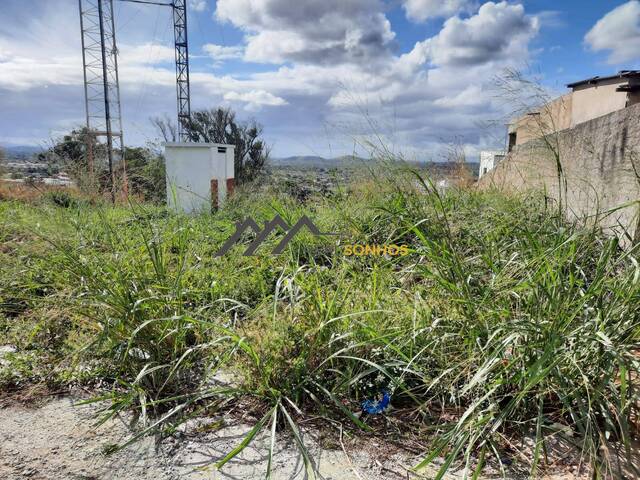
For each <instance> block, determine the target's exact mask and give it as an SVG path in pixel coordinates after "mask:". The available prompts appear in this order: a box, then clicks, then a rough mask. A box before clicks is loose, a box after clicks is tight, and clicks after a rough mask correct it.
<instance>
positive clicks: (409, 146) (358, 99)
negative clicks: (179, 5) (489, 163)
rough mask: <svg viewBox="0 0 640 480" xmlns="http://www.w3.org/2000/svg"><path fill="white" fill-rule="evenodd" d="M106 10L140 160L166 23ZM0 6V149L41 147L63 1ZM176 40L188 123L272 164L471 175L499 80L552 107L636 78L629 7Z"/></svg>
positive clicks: (471, 10) (208, 18)
mask: <svg viewBox="0 0 640 480" xmlns="http://www.w3.org/2000/svg"><path fill="white" fill-rule="evenodd" d="M115 1H116V4H117V5H116V9H117V33H118V44H119V50H120V62H121V70H120V79H121V87H122V101H123V104H122V110H123V120H124V130H125V142H126V143H127V144H129V145H143V144H145V143H146V142H150V141H154V140H155V139H156V138H157V134H156V132H155V131H154V130H153V127H152V126H151V124H150V122H149V118H150V117H153V116H158V115H164V114H167V115H169V116H170V117H172V118H173V117H174V116H175V108H176V107H175V87H174V73H173V72H174V70H173V69H174V67H173V50H172V34H173V33H172V29H171V27H172V25H171V17H170V11H169V9H167V8H162V7H154V6H142V5H134V4H127V3H121V2H119V1H118V0H115ZM1 4H2V15H0V112H1V113H2V115H0V144H3V145H25V144H27V145H46V144H47V143H49V142H50V141H51V140H52V139H55V138H57V137H59V136H60V135H62V134H64V133H65V132H67V131H69V130H70V129H72V128H76V127H79V126H81V125H82V122H83V118H84V111H83V108H84V101H83V88H82V69H81V56H80V55H81V51H80V37H79V21H78V11H77V2H76V1H75V0H33V1H29V2H24V1H22V0H1ZM189 26H190V31H189V34H190V51H191V61H192V69H191V74H192V105H193V108H195V109H198V108H209V107H216V106H219V105H224V106H230V107H231V108H233V109H234V110H235V111H236V112H237V114H238V117H239V118H242V119H248V118H255V119H256V120H258V121H259V122H261V123H262V124H263V126H264V135H265V138H266V139H267V141H268V143H269V144H270V145H271V146H272V152H273V155H275V156H288V155H323V156H334V155H342V154H346V153H350V152H352V151H354V150H356V151H358V152H359V153H364V152H365V151H366V150H367V149H368V148H369V147H368V146H369V145H372V144H373V145H376V146H380V145H382V144H384V145H385V148H388V149H390V150H393V151H394V152H397V153H402V154H403V155H405V156H406V157H408V158H412V159H413V158H417V159H423V160H426V159H434V160H438V159H439V158H441V156H442V154H443V152H444V151H446V149H447V145H448V144H449V143H451V142H457V143H462V144H463V145H464V146H465V150H466V152H467V154H468V156H469V158H470V159H472V160H473V159H474V157H475V155H476V154H477V152H478V150H480V149H485V148H497V147H500V146H501V143H502V141H503V138H504V137H503V132H502V131H501V129H500V128H499V127H489V126H487V125H488V124H489V122H492V121H495V123H496V124H500V123H501V122H502V123H504V119H506V118H507V117H508V116H509V113H510V108H511V107H510V106H509V105H507V104H505V102H504V101H501V100H500V99H499V94H498V92H497V91H496V89H495V76H496V75H500V74H501V72H503V71H504V69H505V68H512V69H519V70H522V71H524V72H525V73H527V72H530V73H531V74H532V75H535V76H536V77H538V78H539V79H540V80H541V81H542V83H543V84H544V85H545V87H547V88H548V89H549V91H550V92H552V93H554V94H555V93H560V92H562V91H563V89H564V85H565V84H566V83H569V82H571V81H575V80H580V79H583V78H587V77H591V76H594V75H606V74H611V73H614V72H616V71H618V70H621V69H634V68H639V67H640V2H639V1H638V0H632V1H609V0H606V1H604V0H602V1H601V0H598V1H595V0H588V1H585V0H583V1H578V0H566V1H562V2H558V1H550V0H524V1H520V2H507V1H503V2H481V1H475V0H394V1H384V0H298V1H293V0H218V1H217V2H215V1H213V0H190V10H189Z"/></svg>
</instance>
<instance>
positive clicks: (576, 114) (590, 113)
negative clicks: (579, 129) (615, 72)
mask: <svg viewBox="0 0 640 480" xmlns="http://www.w3.org/2000/svg"><path fill="white" fill-rule="evenodd" d="M628 83H629V80H627V79H626V78H616V79H612V80H606V81H600V82H598V83H597V84H596V85H581V86H579V87H576V88H575V89H574V91H573V108H572V113H571V127H575V126H576V125H578V124H580V123H583V122H587V121H589V120H593V119H594V118H598V117H601V116H603V115H607V114H609V113H612V112H615V111H616V110H621V109H623V108H625V107H626V106H627V100H628V94H627V93H626V92H616V89H617V88H618V87H619V86H621V85H627V84H628Z"/></svg>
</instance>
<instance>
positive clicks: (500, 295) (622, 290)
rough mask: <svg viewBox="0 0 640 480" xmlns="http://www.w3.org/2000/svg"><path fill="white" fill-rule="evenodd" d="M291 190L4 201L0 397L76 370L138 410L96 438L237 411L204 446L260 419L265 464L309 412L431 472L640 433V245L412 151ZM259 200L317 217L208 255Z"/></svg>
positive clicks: (544, 465)
mask: <svg viewBox="0 0 640 480" xmlns="http://www.w3.org/2000/svg"><path fill="white" fill-rule="evenodd" d="M291 188H292V187H291V185H289V184H288V183H284V184H283V183H273V184H272V183H270V182H262V183H260V184H253V185H250V186H247V187H245V188H244V189H240V190H239V191H238V192H237V194H236V196H235V198H234V199H233V200H232V201H231V202H229V203H228V204H227V205H226V206H225V208H224V209H222V210H221V211H219V212H217V213H215V214H213V215H212V214H203V215H200V216H195V217H185V216H182V215H176V214H172V213H169V212H166V211H165V210H164V209H162V208H160V207H156V206H152V205H145V204H131V205H124V206H116V207H114V206H110V205H107V204H103V203H102V202H100V201H96V200H89V199H86V198H83V197H82V196H80V195H71V194H68V193H65V192H53V193H49V194H46V195H44V196H42V197H40V198H38V199H35V200H34V199H30V200H21V201H10V200H5V201H2V202H1V203H0V264H1V265H2V269H1V270H0V332H2V338H3V340H2V344H3V345H2V346H3V348H4V349H3V353H2V359H1V362H2V366H1V367H0V368H1V370H0V382H1V383H2V388H3V390H4V391H5V392H6V393H5V394H4V397H5V403H11V402H15V400H16V399H18V398H19V399H24V398H26V397H28V396H29V393H30V392H31V397H34V396H36V397H37V396H39V395H40V396H41V395H43V394H45V393H46V392H51V391H62V390H66V389H68V388H70V387H72V386H73V387H77V386H81V387H82V388H83V389H85V390H87V391H90V392H91V393H92V395H93V398H94V399H95V400H96V401H99V402H100V403H99V405H101V406H103V409H102V410H101V412H97V410H96V414H97V415H101V416H102V418H103V419H104V420H105V421H112V419H114V418H116V417H117V416H118V415H121V414H122V415H125V416H127V418H129V419H134V420H137V422H134V423H135V424H136V427H135V428H134V430H133V431H132V432H131V433H129V434H128V435H127V436H126V437H125V438H118V439H117V440H115V441H113V443H112V444H110V445H107V447H106V448H105V451H104V453H112V454H113V455H120V454H121V451H119V449H120V448H121V447H123V446H126V444H127V443H128V442H129V441H131V442H135V441H136V440H138V439H140V441H142V442H145V441H147V440H145V439H144V438H143V437H144V436H145V435H147V434H152V433H153V434H156V435H158V436H164V437H170V438H175V436H176V432H183V431H191V430H193V429H196V430H197V427H193V426H192V425H191V423H189V421H188V420H189V418H192V417H197V418H199V419H204V418H227V419H234V418H235V419H238V418H241V419H242V422H243V424H244V425H247V426H248V428H247V429H246V430H245V431H243V435H242V436H240V438H238V439H237V441H234V442H229V444H228V447H229V448H228V450H227V451H226V452H223V453H220V454H219V455H218V456H217V457H216V458H212V462H214V461H215V462H217V464H218V465H219V466H222V465H223V464H224V463H226V462H227V461H232V462H233V461H234V460H236V461H237V460H238V458H241V456H242V455H246V452H247V451H244V452H242V450H243V448H244V447H246V446H247V445H251V442H252V441H253V440H254V439H256V441H260V442H262V444H263V445H266V447H265V448H266V451H267V454H266V460H265V461H264V462H263V463H262V464H261V466H264V472H263V473H264V474H267V473H268V472H269V471H270V470H271V469H272V468H273V469H276V467H277V465H278V461H279V460H278V452H279V451H280V450H281V449H280V447H279V444H280V439H281V438H282V436H283V435H284V436H286V438H288V439H289V440H290V441H291V445H292V446H293V447H294V448H295V449H297V450H296V451H297V452H298V453H299V455H300V459H301V465H302V470H306V471H307V472H308V474H309V475H310V476H312V475H313V472H314V470H315V468H316V467H317V465H316V464H317V461H316V460H315V459H316V456H315V454H314V453H313V448H311V447H310V446H309V442H308V441H306V440H305V438H306V436H305V435H304V434H303V432H305V431H308V430H309V429H312V430H313V431H315V432H319V435H320V437H321V439H322V442H324V444H322V446H323V447H326V448H327V449H331V448H337V449H339V450H340V451H341V450H342V446H341V441H340V440H341V438H342V439H345V440H344V442H346V444H347V446H348V448H352V446H353V445H354V443H353V442H356V443H355V444H357V443H358V442H361V443H362V445H367V444H369V443H373V442H380V441H382V437H383V436H384V438H385V440H384V441H385V442H389V445H392V444H393V445H404V446H405V448H407V449H409V450H410V451H412V452H414V453H415V455H416V456H417V460H415V461H414V463H413V465H410V466H412V467H413V466H418V467H425V466H426V465H427V464H429V463H431V461H432V460H434V459H435V465H436V467H437V468H436V470H440V472H441V473H444V472H445V471H447V470H449V471H452V470H456V471H458V472H462V473H461V474H464V473H465V471H466V473H467V474H468V475H469V476H472V475H480V472H483V473H484V474H498V475H502V474H504V475H515V473H513V472H520V475H524V476H532V477H536V476H542V475H543V474H545V473H558V472H564V471H566V470H567V468H569V467H575V470H572V471H576V472H582V473H592V474H595V475H601V476H609V475H613V474H615V473H616V472H619V468H621V467H620V465H624V464H625V458H626V457H627V455H630V452H629V451H627V450H626V449H625V447H627V446H628V447H631V445H632V443H633V441H634V438H635V436H636V435H637V434H638V429H639V426H638V423H637V418H638V417H637V415H638V392H637V378H638V372H639V370H640V368H639V357H638V355H639V353H638V352H639V344H638V339H639V337H640V267H639V266H638V262H637V260H636V250H635V249H631V250H626V251H625V250H623V249H621V248H620V246H619V244H618V242H617V240H616V239H610V238H606V237H604V236H603V235H602V234H601V233H600V232H599V231H598V229H597V228H595V227H588V226H586V225H581V224H569V223H567V222H565V221H564V220H563V219H562V218H563V216H562V212H559V211H558V208H557V206H556V205H555V204H553V203H552V202H549V201H548V200H546V199H544V198H542V197H535V196H526V197H525V196H523V197H507V196H504V195H501V194H499V193H496V192H476V191H474V190H469V189H449V190H447V191H446V192H439V191H438V190H437V189H435V188H433V186H432V185H431V183H430V181H429V180H428V179H427V178H425V177H422V176H420V175H418V174H416V173H415V172H410V171H404V170H397V169H394V170H390V169H385V170H380V173H377V174H376V173H371V172H369V173H367V174H366V175H365V174H362V175H358V180H357V181H351V182H349V181H347V180H345V179H337V180H335V183H334V184H333V185H331V186H330V188H322V189H318V190H317V191H311V192H305V194H304V195H300V193H299V191H297V190H295V191H292V190H291ZM276 214H277V215H279V216H280V217H281V218H282V219H283V220H284V221H285V222H286V223H287V224H288V225H294V224H295V223H296V222H298V220H300V219H301V218H302V217H303V216H305V215H306V216H308V217H309V218H310V219H311V220H312V221H313V223H314V224H315V225H316V226H317V227H318V228H319V230H320V231H321V232H331V233H334V234H335V235H313V234H312V233H311V232H309V231H308V230H302V231H301V232H300V233H299V234H298V235H296V236H295V237H293V238H292V239H291V241H290V242H289V244H288V246H287V247H286V248H285V249H284V251H283V253H281V254H279V255H273V254H272V250H273V248H274V247H276V245H278V244H279V243H280V241H281V240H282V239H283V237H284V233H283V232H274V233H272V234H271V235H269V236H268V237H267V238H266V240H265V241H264V242H263V243H262V245H261V246H259V247H258V249H257V250H256V252H255V255H254V256H244V255H243V252H244V251H245V250H246V248H247V247H248V245H249V244H250V243H251V242H252V241H253V240H254V239H255V237H256V234H255V233H252V232H248V233H245V234H244V235H243V236H242V237H241V239H240V242H239V243H240V244H239V245H237V246H235V247H233V248H232V249H231V250H230V251H229V252H228V253H227V254H225V255H223V256H221V257H218V256H216V252H217V251H218V249H219V248H220V246H221V245H222V244H223V243H224V242H225V241H226V240H227V238H228V237H229V236H230V235H231V234H232V233H233V232H234V230H235V228H236V223H237V222H240V221H242V220H244V219H245V218H246V217H249V216H250V217H252V218H253V219H254V220H255V221H256V222H257V223H258V225H260V226H262V225H264V224H265V223H266V222H269V221H271V220H272V219H273V218H274V216H275V215H276ZM359 246H362V248H360V247H359ZM367 246H370V247H369V248H368V249H367V248H366V247H367ZM390 246H395V247H397V249H393V248H389V247H390ZM384 247H386V250H385V249H384ZM364 251H368V252H369V253H371V254H368V255H360V254H353V253H354V252H355V253H359V252H364ZM376 252H377V254H376ZM398 252H402V253H398ZM396 253H398V254H396ZM11 408H15V407H11ZM7 412H9V413H10V414H15V410H7ZM12 412H13V413H12ZM110 419H111V420H110ZM87 421H88V420H87ZM185 422H186V423H185ZM276 440H277V441H276ZM350 442H351V443H350ZM236 454H239V455H240V456H239V457H237V458H235V459H234V458H233V457H234V456H235V455H236ZM225 468H226V467H225ZM429 468H433V466H430V467H429ZM624 468H628V467H624ZM434 475H435V474H434ZM632 475H633V474H632Z"/></svg>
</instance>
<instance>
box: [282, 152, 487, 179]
mask: <svg viewBox="0 0 640 480" xmlns="http://www.w3.org/2000/svg"><path fill="white" fill-rule="evenodd" d="M270 161H271V164H272V165H273V166H274V167H284V166H290V167H296V168H337V167H349V166H357V165H361V164H362V163H366V162H368V161H369V160H368V159H366V158H361V157H354V156H351V155H344V156H342V157H335V158H324V157H319V156H316V155H302V156H293V157H285V158H271V159H270ZM415 165H417V166H419V167H427V168H429V169H430V170H432V171H433V172H436V173H441V174H447V173H450V172H452V171H453V170H454V169H455V168H457V165H456V164H455V163H452V162H415ZM467 166H468V168H469V169H470V170H471V172H472V173H473V175H475V176H477V175H478V170H479V167H480V164H479V163H477V162H469V163H467Z"/></svg>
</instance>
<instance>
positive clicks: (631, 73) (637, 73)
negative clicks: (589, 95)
mask: <svg viewBox="0 0 640 480" xmlns="http://www.w3.org/2000/svg"><path fill="white" fill-rule="evenodd" d="M632 77H640V70H620V71H619V72H618V73H617V74H615V75H610V76H608V77H598V76H596V77H591V78H587V79H586V80H581V81H579V82H574V83H570V84H568V85H567V87H568V88H575V87H580V86H582V85H597V84H598V83H599V82H603V81H606V80H615V79H617V78H620V79H622V78H632Z"/></svg>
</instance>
